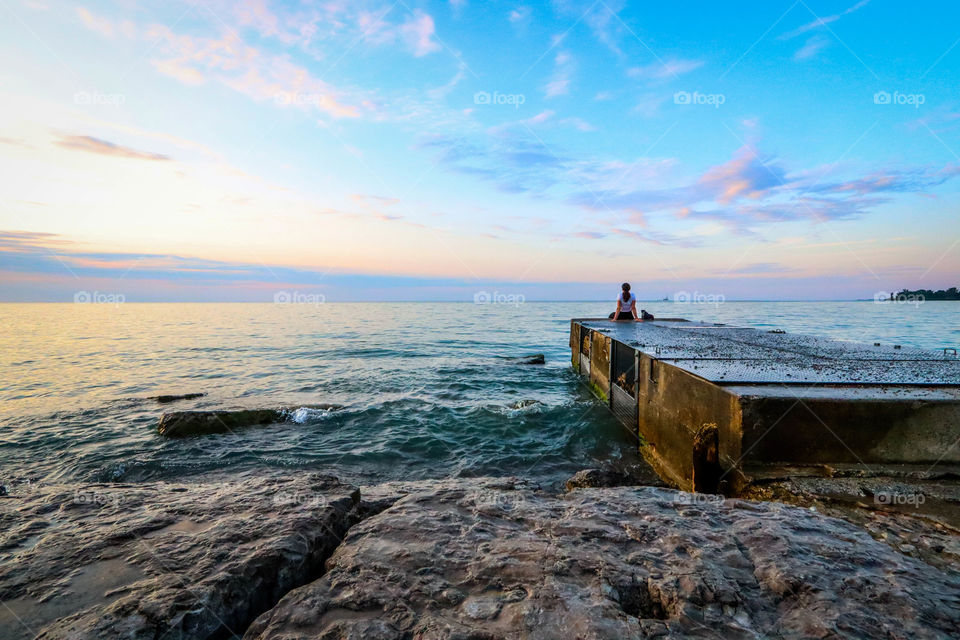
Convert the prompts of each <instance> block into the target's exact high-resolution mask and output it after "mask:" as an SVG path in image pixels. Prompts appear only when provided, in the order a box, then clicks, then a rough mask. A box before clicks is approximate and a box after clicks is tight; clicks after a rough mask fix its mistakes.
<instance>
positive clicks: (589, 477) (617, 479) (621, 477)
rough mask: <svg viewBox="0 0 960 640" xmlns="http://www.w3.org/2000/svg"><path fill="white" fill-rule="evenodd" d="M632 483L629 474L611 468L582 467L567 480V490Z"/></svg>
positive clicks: (619, 485) (620, 485)
mask: <svg viewBox="0 0 960 640" xmlns="http://www.w3.org/2000/svg"><path fill="white" fill-rule="evenodd" d="M631 484H634V483H633V482H631V478H630V476H628V475H627V474H625V473H623V472H621V471H613V470H611V469H582V470H580V471H577V472H576V473H575V474H573V476H571V477H570V479H569V480H567V482H566V484H565V487H566V489H567V491H573V490H574V489H587V488H598V487H622V486H629V485H631Z"/></svg>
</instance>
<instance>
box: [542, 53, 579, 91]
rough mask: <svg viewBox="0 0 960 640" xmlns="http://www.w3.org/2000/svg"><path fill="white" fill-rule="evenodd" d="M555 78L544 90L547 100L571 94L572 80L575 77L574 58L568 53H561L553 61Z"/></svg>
mask: <svg viewBox="0 0 960 640" xmlns="http://www.w3.org/2000/svg"><path fill="white" fill-rule="evenodd" d="M553 63H554V70H553V77H552V78H550V82H548V83H547V86H546V88H545V90H544V92H545V95H546V97H547V98H554V97H556V96H563V95H566V94H568V93H569V92H570V78H571V76H572V75H573V57H572V56H571V55H570V54H569V53H567V52H566V51H561V52H559V53H558V54H557V55H556V57H555V58H554V60H553Z"/></svg>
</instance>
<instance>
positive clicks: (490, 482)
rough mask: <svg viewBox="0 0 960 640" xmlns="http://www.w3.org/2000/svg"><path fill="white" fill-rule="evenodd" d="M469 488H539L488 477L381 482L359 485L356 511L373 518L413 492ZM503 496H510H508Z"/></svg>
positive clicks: (511, 479) (520, 481)
mask: <svg viewBox="0 0 960 640" xmlns="http://www.w3.org/2000/svg"><path fill="white" fill-rule="evenodd" d="M465 485H466V486H469V487H470V488H471V489H473V490H475V491H491V490H492V491H500V492H509V491H515V490H518V489H525V490H528V491H539V490H540V485H538V484H537V483H535V482H531V481H530V480H527V479H525V478H514V477H503V478H497V477H488V476H481V477H477V478H470V479H468V480H464V479H452V480H413V481H403V480H400V481H396V482H385V483H383V484H377V485H370V486H361V487H360V512H361V513H362V514H363V518H364V519H366V518H369V517H370V516H374V515H377V514H378V513H380V512H381V511H383V510H384V509H389V508H390V507H392V506H393V505H394V504H396V503H397V501H399V500H401V499H402V498H405V497H407V496H408V495H410V494H413V493H422V492H424V491H436V490H438V489H441V488H444V487H454V488H458V489H459V488H462V487H463V486H465ZM504 495H511V494H509V493H507V494H504Z"/></svg>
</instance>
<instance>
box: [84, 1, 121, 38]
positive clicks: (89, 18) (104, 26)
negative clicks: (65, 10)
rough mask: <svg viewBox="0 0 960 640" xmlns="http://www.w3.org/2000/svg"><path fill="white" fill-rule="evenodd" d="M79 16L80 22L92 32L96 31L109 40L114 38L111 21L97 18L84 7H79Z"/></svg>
mask: <svg viewBox="0 0 960 640" xmlns="http://www.w3.org/2000/svg"><path fill="white" fill-rule="evenodd" d="M77 15H78V16H80V21H81V22H83V25H84V26H85V27H87V28H88V29H90V30H91V31H96V32H97V33H99V34H100V35H102V36H105V37H107V38H112V37H113V35H114V29H113V23H112V22H111V21H110V20H108V19H106V18H101V17H99V16H95V15H94V14H92V13H90V11H88V10H87V9H85V8H84V7H77Z"/></svg>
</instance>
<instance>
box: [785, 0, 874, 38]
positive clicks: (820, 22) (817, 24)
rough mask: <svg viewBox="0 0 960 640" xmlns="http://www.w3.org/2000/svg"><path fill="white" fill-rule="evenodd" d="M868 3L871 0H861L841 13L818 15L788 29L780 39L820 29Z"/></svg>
mask: <svg viewBox="0 0 960 640" xmlns="http://www.w3.org/2000/svg"><path fill="white" fill-rule="evenodd" d="M868 4H870V0H860V1H859V2H857V3H856V4H854V5H852V6H850V7H848V8H847V9H845V10H843V11H841V12H840V13H835V14H833V15H829V16H824V17H822V18H820V17H818V18H816V19H815V20H813V21H812V22H808V23H806V24H804V25H801V26H799V27H797V28H796V29H794V30H793V31H788V32H787V33H784V34H783V35H781V36H780V39H781V40H788V39H790V38H795V37H797V36H799V35H802V34H804V33H807V32H808V31H812V30H814V29H820V28H821V27H827V25H829V24H831V23H833V22H836V21H837V20H839V19H840V18H842V17H844V16H847V15H850V14H851V13H853V12H855V11H859V10H860V9H862V8H863V7H865V6H867V5H868ZM806 6H807V5H806V4H804V7H806ZM807 9H808V10H809V7H807ZM811 13H812V11H811Z"/></svg>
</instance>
